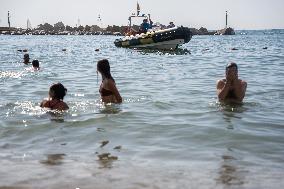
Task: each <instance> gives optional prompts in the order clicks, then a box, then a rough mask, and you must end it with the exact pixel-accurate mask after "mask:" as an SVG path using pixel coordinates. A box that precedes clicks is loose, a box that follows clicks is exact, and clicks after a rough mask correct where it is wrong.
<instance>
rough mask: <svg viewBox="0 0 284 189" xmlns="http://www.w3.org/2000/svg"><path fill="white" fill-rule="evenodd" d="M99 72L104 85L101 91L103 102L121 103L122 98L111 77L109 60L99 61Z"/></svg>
mask: <svg viewBox="0 0 284 189" xmlns="http://www.w3.org/2000/svg"><path fill="white" fill-rule="evenodd" d="M97 71H98V72H100V74H101V75H102V83H101V86H100V90H99V92H100V94H101V99H102V102H105V103H121V102H122V98H121V96H120V94H119V92H118V90H117V88H116V85H115V81H114V79H113V77H112V76H111V73H110V66H109V62H108V60H107V59H103V60H100V61H98V63H97Z"/></svg>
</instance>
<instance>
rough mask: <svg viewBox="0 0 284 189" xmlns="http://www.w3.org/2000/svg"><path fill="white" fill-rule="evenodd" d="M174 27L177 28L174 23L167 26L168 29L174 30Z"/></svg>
mask: <svg viewBox="0 0 284 189" xmlns="http://www.w3.org/2000/svg"><path fill="white" fill-rule="evenodd" d="M174 27H176V26H175V24H174V23H173V22H170V23H169V25H168V26H167V28H174Z"/></svg>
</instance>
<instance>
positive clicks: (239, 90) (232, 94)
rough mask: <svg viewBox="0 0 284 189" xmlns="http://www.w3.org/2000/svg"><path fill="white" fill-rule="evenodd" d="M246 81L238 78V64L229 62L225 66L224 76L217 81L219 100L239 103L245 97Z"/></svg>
mask: <svg viewBox="0 0 284 189" xmlns="http://www.w3.org/2000/svg"><path fill="white" fill-rule="evenodd" d="M246 88H247V82H246V81H244V80H241V79H239V78H238V66H237V64H236V63H233V62H232V63H229V64H228V65H227V66H226V78H224V79H221V80H218V81H217V95H218V99H219V101H223V102H233V103H241V102H242V101H243V99H244V97H245V93H246Z"/></svg>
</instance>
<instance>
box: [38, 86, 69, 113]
mask: <svg viewBox="0 0 284 189" xmlns="http://www.w3.org/2000/svg"><path fill="white" fill-rule="evenodd" d="M66 93H67V89H66V88H65V87H64V86H63V85H62V84H61V83H56V84H53V85H51V87H50V88H49V98H48V100H43V101H42V102H41V103H40V107H42V108H49V109H51V110H59V111H63V110H68V109H69V107H68V105H67V104H66V103H65V102H63V98H64V96H65V95H66Z"/></svg>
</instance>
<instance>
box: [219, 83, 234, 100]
mask: <svg viewBox="0 0 284 189" xmlns="http://www.w3.org/2000/svg"><path fill="white" fill-rule="evenodd" d="M230 86H231V83H230V82H228V81H227V82H224V81H223V80H218V81H217V95H218V98H219V100H225V98H226V96H227V95H228V92H229V90H230Z"/></svg>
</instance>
